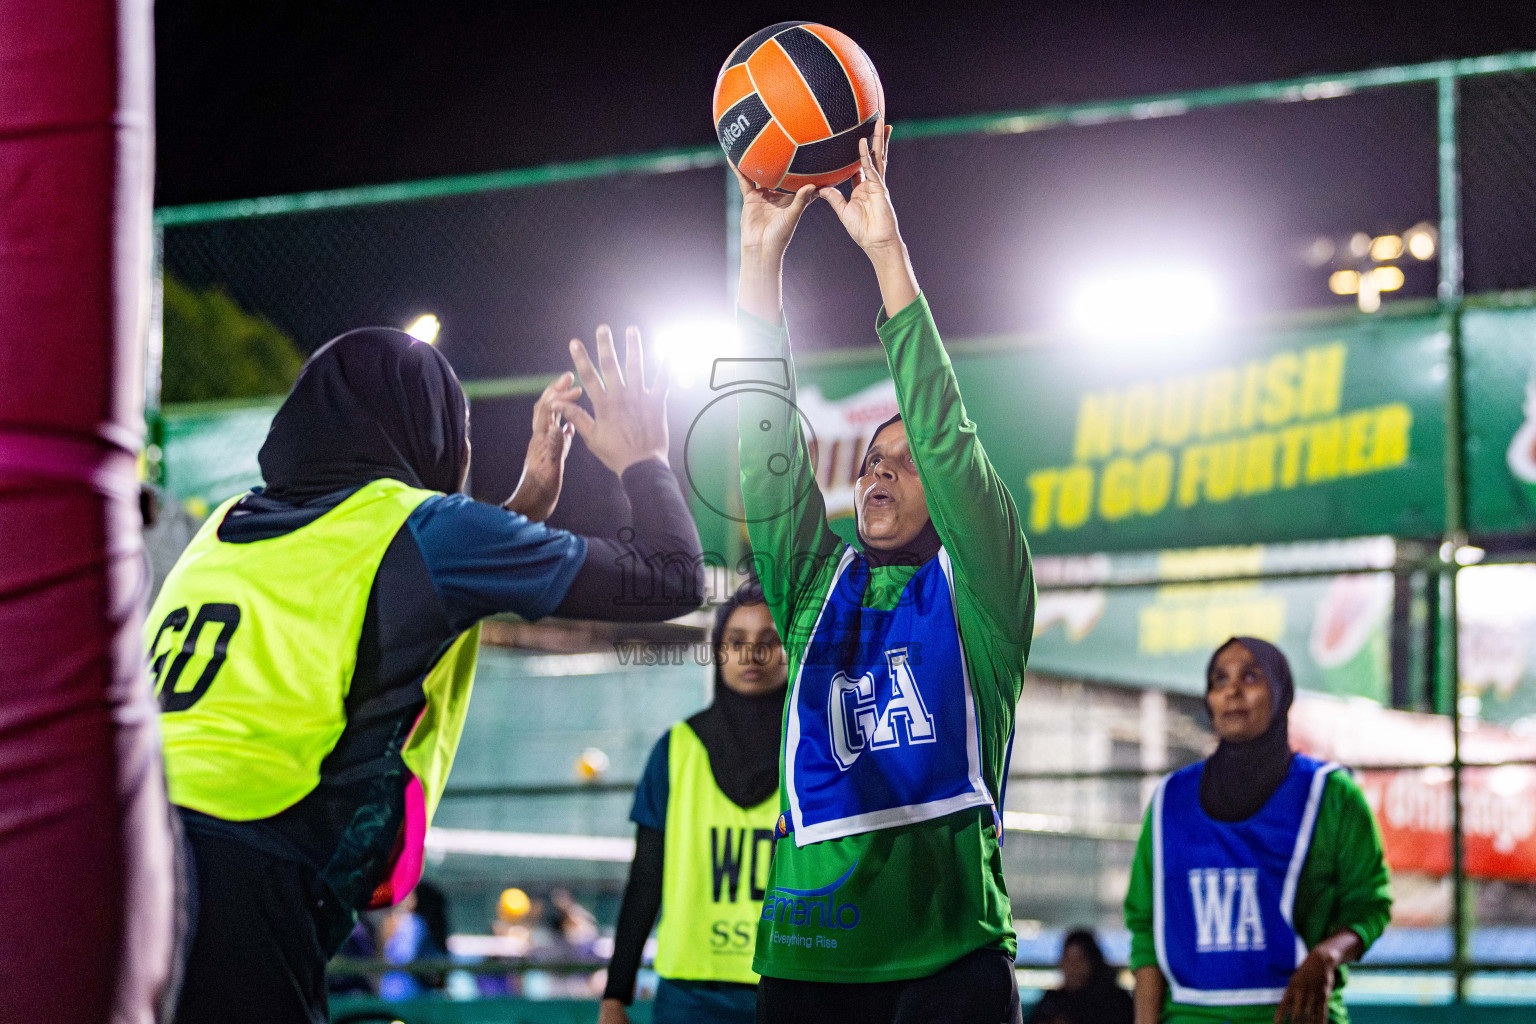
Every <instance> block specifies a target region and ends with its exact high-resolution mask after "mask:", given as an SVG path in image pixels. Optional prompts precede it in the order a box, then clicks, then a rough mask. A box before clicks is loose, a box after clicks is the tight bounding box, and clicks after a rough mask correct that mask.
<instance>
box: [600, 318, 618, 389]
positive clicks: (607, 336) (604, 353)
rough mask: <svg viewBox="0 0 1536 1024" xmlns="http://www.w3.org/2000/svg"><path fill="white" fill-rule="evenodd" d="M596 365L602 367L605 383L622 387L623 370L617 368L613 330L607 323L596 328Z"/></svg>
mask: <svg viewBox="0 0 1536 1024" xmlns="http://www.w3.org/2000/svg"><path fill="white" fill-rule="evenodd" d="M597 365H598V366H600V367H602V370H603V382H604V383H605V384H610V385H612V386H613V387H616V388H623V387H624V371H623V370H621V369H619V353H618V350H617V349H615V348H614V347H613V331H612V330H611V329H609V327H608V325H607V324H602V325H600V326H599V327H598V328H597Z"/></svg>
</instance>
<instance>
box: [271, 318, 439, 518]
mask: <svg viewBox="0 0 1536 1024" xmlns="http://www.w3.org/2000/svg"><path fill="white" fill-rule="evenodd" d="M467 409H468V404H467V402H466V400H465V398H464V389H463V388H461V387H460V386H459V379H458V377H456V376H455V375H454V372H453V367H451V366H449V365H448V360H447V358H446V357H445V356H444V355H443V354H442V353H441V352H439V351H438V350H437V349H435V348H433V347H432V346H431V345H428V344H425V343H424V342H419V341H417V340H416V339H414V338H412V337H411V336H410V335H408V334H406V333H405V332H404V331H397V330H393V329H391V328H387V327H367V328H363V329H362V330H357V331H349V332H347V333H346V334H343V335H341V336H340V337H337V338H333V339H332V340H331V341H329V342H327V343H326V344H325V345H323V346H321V347H320V348H319V349H317V350H316V351H315V354H314V355H312V356H310V357H309V361H308V362H307V363H305V364H304V369H303V371H302V372H301V373H300V374H299V379H298V381H297V382H295V383H294V385H293V391H291V392H290V393H289V395H288V398H287V399H286V400H285V401H284V402H283V404H282V407H281V408H279V409H278V410H277V415H276V416H275V417H273V419H272V427H271V429H270V430H269V431H268V432H267V440H266V443H265V444H263V445H262V446H261V453H260V455H259V456H258V459H259V461H260V463H261V475H262V478H263V479H264V480H265V481H266V485H267V486H266V491H265V493H266V496H267V497H269V498H273V499H275V500H277V501H283V502H287V503H289V504H293V505H298V504H303V503H304V502H306V501H310V500H312V499H314V498H318V497H320V496H321V495H325V494H330V493H332V492H335V491H339V490H342V489H345V488H355V487H360V486H362V485H363V484H365V483H367V482H368V481H370V480H378V479H380V478H384V477H387V478H389V479H391V480H399V481H400V482H401V483H404V484H408V485H410V486H411V487H420V488H424V489H426V490H429V491H443V492H445V493H448V494H452V493H454V492H455V491H457V490H459V488H460V487H461V486H462V485H463V480H464V471H465V468H466V466H467V457H468V452H467V449H466V443H465V442H466V440H467V438H468V435H469V420H468V415H467Z"/></svg>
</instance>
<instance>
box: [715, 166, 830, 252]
mask: <svg viewBox="0 0 1536 1024" xmlns="http://www.w3.org/2000/svg"><path fill="white" fill-rule="evenodd" d="M731 170H732V171H733V172H734V173H735V175H736V185H737V187H738V188H740V189H741V250H742V253H743V255H746V254H749V253H753V254H755V253H762V254H764V255H766V256H768V257H770V258H771V259H773V260H775V261H776V260H780V259H783V257H784V252H785V250H787V249H788V248H789V240H790V239H791V238H793V237H794V236H795V227H796V225H798V224H799V223H800V215H801V214H803V213H804V212H805V208H806V207H807V206H810V205H811V203H813V202H815V200H816V186H814V185H805V186H802V187H801V189H800V191H798V192H796V193H795V194H794V195H786V194H785V193H783V192H775V191H774V190H773V189H771V188H758V187H757V186H756V185H754V184H752V182H751V180H750V179H749V178H748V177H747V176H746V175H745V174H742V173H741V172H740V171H738V170H736V168H734V167H732V168H731Z"/></svg>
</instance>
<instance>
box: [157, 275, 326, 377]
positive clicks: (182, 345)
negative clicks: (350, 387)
mask: <svg viewBox="0 0 1536 1024" xmlns="http://www.w3.org/2000/svg"><path fill="white" fill-rule="evenodd" d="M163 309H164V315H163V319H164V330H165V343H164V352H163V355H162V363H161V371H160V401H161V402H162V403H164V404H170V403H173V402H205V401H209V400H212V399H218V398H255V397H260V396H263V395H278V394H282V393H283V392H285V391H287V390H288V389H289V388H290V387H292V386H293V382H294V380H295V379H296V378H297V377H298V375H299V370H300V369H301V368H302V367H303V365H304V355H303V353H302V352H300V351H299V347H298V346H297V345H295V344H294V343H293V339H291V338H289V337H288V336H287V335H286V334H284V333H283V332H282V331H280V330H279V329H278V328H277V327H276V326H274V325H273V324H272V323H271V321H269V320H267V319H266V318H265V317H261V316H257V315H255V314H252V313H247V312H246V311H245V310H243V309H241V308H240V307H239V305H237V304H236V303H235V301H234V299H232V298H230V297H229V295H228V294H227V293H226V292H225V291H224V290H223V289H222V288H220V287H218V286H217V285H215V286H213V287H209V288H204V289H197V288H192V287H190V286H188V285H186V284H184V283H182V282H181V281H179V280H177V279H176V278H174V277H171V276H170V275H169V274H167V275H166V277H165V298H164V305H163Z"/></svg>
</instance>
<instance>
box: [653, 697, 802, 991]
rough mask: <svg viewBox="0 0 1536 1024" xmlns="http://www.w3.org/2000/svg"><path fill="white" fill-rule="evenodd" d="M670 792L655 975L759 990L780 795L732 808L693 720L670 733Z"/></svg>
mask: <svg viewBox="0 0 1536 1024" xmlns="http://www.w3.org/2000/svg"><path fill="white" fill-rule="evenodd" d="M667 787H668V792H667V829H666V841H665V849H664V853H663V869H662V870H663V874H662V883H661V927H660V928H658V929H657V932H656V946H657V949H656V973H657V974H659V975H661V976H662V977H663V978H669V979H673V980H676V981H733V982H740V983H742V984H747V985H755V984H757V975H756V974H754V973H753V971H752V951H753V949H754V947H755V944H756V940H757V919H758V918H759V917H760V916H761V915H762V908H763V896H764V886H765V885H767V882H768V858H769V857H770V856H772V854H773V823H774V822H775V821H776V820H777V819H778V816H779V794H778V793H777V792H775V793H774V794H773V795H772V796H770V797H769V798H768V799H766V800H764V801H763V802H762V803H760V804H758V805H757V806H756V807H751V808H742V807H739V806H737V805H736V804H734V803H732V802H731V801H730V799H729V798H727V797H726V795H725V794H724V793H722V792H720V787H719V786H718V785H717V784H716V783H715V776H714V773H713V772H712V771H710V768H709V753H708V751H706V750H705V749H704V744H703V742H702V741H701V740H700V739H699V737H698V734H697V733H695V732H694V731H693V728H692V727H691V726H689V725H688V723H687V722H679V723H677V724H676V725H674V726H673V727H672V735H671V739H670V740H669V742H668V746H667Z"/></svg>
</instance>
